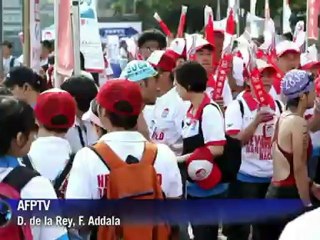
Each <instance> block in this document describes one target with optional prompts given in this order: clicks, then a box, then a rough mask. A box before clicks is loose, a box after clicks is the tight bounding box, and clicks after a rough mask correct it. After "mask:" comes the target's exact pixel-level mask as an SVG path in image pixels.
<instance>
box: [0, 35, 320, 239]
mask: <svg viewBox="0 0 320 240" xmlns="http://www.w3.org/2000/svg"><path fill="white" fill-rule="evenodd" d="M214 38H215V41H214V42H215V44H214V45H213V44H212V43H210V42H209V41H208V40H207V39H206V38H205V37H204V36H200V35H199V36H198V37H197V39H196V41H195V43H194V44H195V52H194V55H193V56H192V58H191V57H190V56H189V53H188V50H187V49H186V45H187V44H186V39H184V38H177V39H172V40H171V42H170V43H168V42H167V39H166V36H165V35H163V34H162V33H161V32H160V31H158V30H147V31H145V32H143V33H142V34H141V35H140V36H139V39H138V42H137V46H138V51H139V56H140V57H139V60H132V61H130V62H129V63H128V64H127V65H126V67H125V68H124V69H123V70H122V73H121V76H120V77H119V78H118V79H111V80H107V81H106V83H104V84H101V85H100V86H99V81H94V78H90V77H88V76H87V75H81V76H72V77H70V78H68V79H67V80H65V81H64V82H63V84H62V85H61V86H60V88H59V89H58V88H53V87H52V85H51V88H49V87H48V86H50V85H48V78H47V79H45V76H47V77H48V75H45V74H42V75H41V74H40V75H39V74H37V73H35V72H34V71H33V70H32V69H30V68H28V67H26V66H17V65H20V64H18V63H17V64H16V63H15V62H16V59H13V60H12V57H10V54H9V53H8V54H7V55H8V56H7V55H6V56H4V57H5V58H6V59H8V60H6V63H5V64H6V66H8V67H7V68H6V69H5V71H7V73H8V74H7V75H6V77H5V79H4V82H3V85H2V86H1V89H0V90H1V91H0V95H1V97H0V168H1V172H0V179H1V182H2V183H6V184H8V185H9V186H12V187H13V188H15V190H16V191H17V192H18V196H20V197H21V198H22V199H25V198H33V199H46V198H48V199H55V198H57V197H59V198H65V199H101V198H105V199H108V198H109V199H122V198H135V199H163V198H166V199H190V200H195V199H265V198H267V199H300V200H301V203H302V204H303V206H304V207H305V208H304V209H303V211H305V210H306V211H308V210H312V209H314V208H315V207H316V206H317V204H318V201H319V200H320V162H319V161H318V159H319V156H320V141H319V130H320V101H319V100H320V98H318V97H317V95H318V94H319V93H318V90H319V89H318V87H317V83H318V82H317V81H318V80H317V78H318V74H319V70H320V62H319V61H318V60H317V59H315V60H312V61H308V62H305V61H302V59H303V58H304V57H305V54H308V53H302V52H301V50H300V49H299V47H298V46H296V45H295V43H294V42H292V41H289V40H283V41H281V42H279V43H278V44H277V46H276V48H275V58H274V59H270V58H265V57H263V56H260V57H259V56H258V54H257V56H256V59H254V60H253V61H254V66H255V67H254V69H252V68H250V67H251V66H250V64H251V65H252V59H251V61H248V59H247V60H246V59H245V58H246V57H245V52H244V51H243V48H241V47H240V46H239V47H237V48H235V49H234V50H233V52H232V59H231V61H229V62H228V66H227V68H226V73H225V74H226V79H225V81H224V82H223V85H222V94H221V96H220V97H218V98H217V97H216V96H217V94H215V90H217V89H218V88H219V87H221V86H219V84H220V82H219V79H218V76H219V74H220V73H221V71H224V70H222V69H221V68H220V67H221V64H220V63H221V61H222V60H223V59H222V58H223V54H222V52H223V42H224V38H225V35H224V33H223V32H221V31H216V32H215V34H214ZM3 46H6V47H7V48H8V49H10V48H11V47H12V46H11V47H10V45H9V44H7V43H6V44H3ZM44 46H45V45H44ZM255 47H256V49H258V47H259V46H255ZM48 49H50V46H49V47H48ZM177 49H180V50H177ZM49 54H50V53H49V52H48V55H47V57H46V58H48V56H49ZM10 59H11V60H10ZM44 65H45V64H44ZM49 70H50V67H48V68H46V69H43V71H47V72H48V71H49ZM279 76H281V77H279ZM50 79H51V78H50ZM258 83H261V84H260V85H259V84H258ZM257 84H258V85H257ZM317 89H318V90H317ZM232 143H233V145H232ZM237 143H239V144H241V149H240V148H239V154H237V151H238V148H237V147H236V146H237ZM239 146H240V145H239ZM233 147H234V148H233ZM227 150H228V151H231V152H233V151H234V152H233V155H232V156H233V157H234V158H238V159H232V160H233V161H230V152H229V155H228V153H226V151H227ZM221 159H223V160H225V161H226V162H227V163H228V164H229V165H234V166H232V167H233V168H236V172H234V173H233V176H232V177H230V176H229V178H228V180H226V179H227V177H226V176H227V175H228V172H227V171H228V170H227V169H228V167H229V168H230V166H227V167H226V166H225V165H226V163H223V162H222V161H221ZM21 166H25V167H21ZM150 166H151V168H150ZM229 175H230V174H229ZM17 181H18V183H17ZM17 186H19V187H17ZM133 186H135V187H133ZM1 189H2V188H0V190H1ZM0 194H1V195H4V193H2V192H1V193H0ZM208 211H210V209H208ZM319 211H320V210H319V208H318V209H315V210H312V212H310V213H306V214H304V215H303V216H301V217H300V218H298V219H296V220H294V221H293V222H291V223H289V222H290V221H291V220H293V219H294V218H295V217H297V216H298V215H299V214H300V213H301V212H299V213H296V214H295V215H294V216H285V217H284V216H279V217H278V218H276V219H272V220H270V219H265V221H264V222H250V223H248V222H246V223H241V222H239V223H237V224H228V223H222V224H220V223H214V224H210V223H206V224H202V225H199V224H193V223H192V222H191V223H184V224H181V225H180V226H170V229H171V230H170V231H168V232H165V231H164V229H163V228H160V227H159V226H158V229H160V230H159V231H158V233H159V232H160V233H161V234H158V238H156V237H155V236H153V235H152V234H153V233H152V231H151V232H150V231H149V230H150V229H148V228H144V229H140V230H139V231H140V232H139V231H135V232H134V231H133V230H132V229H131V230H128V229H127V228H126V227H125V226H124V227H123V229H122V235H121V236H120V235H119V232H117V231H116V233H115V232H113V234H114V235H112V236H113V238H107V237H106V236H107V233H106V232H103V231H102V230H101V229H100V228H99V230H98V231H88V230H87V229H85V230H83V229H77V230H75V229H72V230H70V229H65V228H63V227H61V226H51V227H49V226H31V227H30V229H31V234H32V238H27V237H25V238H21V239H36V240H54V239H59V240H62V239H89V237H90V239H99V240H100V239H110V240H116V239H123V240H130V239H142V240H143V239H145V240H150V239H158V240H162V239H163V240H166V239H184V240H188V239H194V240H208V239H210V240H213V239H219V237H220V236H221V233H220V231H219V229H222V232H223V235H225V237H226V239H228V240H247V239H248V238H249V237H251V238H252V239H254V240H278V239H279V238H280V239H281V240H295V239H297V240H298V239H306V240H313V239H314V240H316V239H320V231H319V229H318V228H317V227H316V221H318V220H316V217H317V216H318V217H319V216H320V212H319ZM212 214H214V213H212ZM309 214H310V215H309ZM309 216H310V217H309ZM309 221H310V222H309ZM288 223H289V224H288ZM287 224H288V225H287ZM286 225H287V227H285V226H286ZM12 229H14V228H11V229H10V231H13V230H12ZM104 230H105V231H107V230H108V229H104ZM109 230H110V228H109ZM283 230H284V231H283ZM5 231H6V230H5V228H2V229H0V238H1V239H5V238H2V237H1V236H8V235H5V234H8V233H5ZM17 231H18V230H17ZM25 232H26V231H24V233H25ZM282 232H283V233H282ZM281 233H282V235H281ZM12 234H17V233H12ZM25 234H26V235H25V236H27V235H28V234H27V233H25ZM29 234H30V233H29ZM130 234H131V235H130ZM134 234H138V236H137V235H135V236H133V235H134ZM169 235H170V236H169ZM28 236H30V235H28ZM159 236H160V237H159ZM109 237H110V236H109ZM8 239H9V238H8ZM14 239H20V238H14Z"/></svg>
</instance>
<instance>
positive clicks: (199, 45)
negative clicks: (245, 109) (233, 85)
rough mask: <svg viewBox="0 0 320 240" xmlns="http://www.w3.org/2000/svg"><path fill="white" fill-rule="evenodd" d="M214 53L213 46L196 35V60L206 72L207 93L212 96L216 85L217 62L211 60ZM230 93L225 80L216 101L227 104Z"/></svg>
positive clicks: (229, 99)
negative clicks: (220, 97)
mask: <svg viewBox="0 0 320 240" xmlns="http://www.w3.org/2000/svg"><path fill="white" fill-rule="evenodd" d="M214 54H215V47H214V46H212V45H211V44H210V43H209V42H208V41H207V40H205V39H203V38H202V37H198V38H197V41H196V54H195V57H196V61H197V62H199V63H200V64H201V65H202V66H203V67H204V68H205V69H206V72H207V74H208V82H207V93H208V94H209V95H210V96H211V97H212V96H213V92H214V89H215V87H216V79H215V78H216V77H217V76H216V74H217V73H216V70H217V63H214V62H213V55H214ZM232 99H233V98H232V93H231V89H230V87H229V84H228V82H227V80H226V81H225V83H224V88H223V93H222V99H221V101H217V102H218V103H219V104H220V105H222V106H225V107H226V106H227V105H228V104H229V103H230V102H231V101H232Z"/></svg>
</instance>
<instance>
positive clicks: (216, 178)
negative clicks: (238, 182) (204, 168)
mask: <svg viewBox="0 0 320 240" xmlns="http://www.w3.org/2000/svg"><path fill="white" fill-rule="evenodd" d="M221 175H222V174H221V171H220V169H219V167H218V165H217V164H215V163H214V165H213V168H212V171H211V173H210V174H209V176H208V177H207V178H206V179H204V180H201V181H195V183H196V184H197V185H198V186H199V187H200V188H202V189H204V190H209V189H212V188H214V187H215V186H216V185H217V184H218V183H220V181H221Z"/></svg>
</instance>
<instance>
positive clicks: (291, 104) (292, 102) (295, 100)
mask: <svg viewBox="0 0 320 240" xmlns="http://www.w3.org/2000/svg"><path fill="white" fill-rule="evenodd" d="M299 102H300V97H297V98H292V99H288V101H287V104H286V109H289V108H291V107H295V108H296V107H298V105H299Z"/></svg>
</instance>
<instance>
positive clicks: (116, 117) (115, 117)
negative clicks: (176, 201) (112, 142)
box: [107, 101, 139, 130]
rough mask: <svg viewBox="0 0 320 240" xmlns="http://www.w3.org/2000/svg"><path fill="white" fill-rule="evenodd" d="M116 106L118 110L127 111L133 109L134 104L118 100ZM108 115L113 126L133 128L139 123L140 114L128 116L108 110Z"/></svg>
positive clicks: (126, 128) (129, 111)
mask: <svg viewBox="0 0 320 240" xmlns="http://www.w3.org/2000/svg"><path fill="white" fill-rule="evenodd" d="M114 108H115V109H116V110H118V111H121V112H127V113H131V112H132V111H133V109H132V106H131V105H130V103H128V102H127V101H119V102H117V103H116V104H115V106H114ZM107 117H108V118H109V120H110V122H111V124H112V125H113V126H115V127H120V128H124V129H125V130H132V129H133V128H134V127H135V126H136V125H137V122H138V117H139V116H137V115H136V116H126V115H120V114H117V113H113V112H109V111H107Z"/></svg>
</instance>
